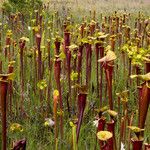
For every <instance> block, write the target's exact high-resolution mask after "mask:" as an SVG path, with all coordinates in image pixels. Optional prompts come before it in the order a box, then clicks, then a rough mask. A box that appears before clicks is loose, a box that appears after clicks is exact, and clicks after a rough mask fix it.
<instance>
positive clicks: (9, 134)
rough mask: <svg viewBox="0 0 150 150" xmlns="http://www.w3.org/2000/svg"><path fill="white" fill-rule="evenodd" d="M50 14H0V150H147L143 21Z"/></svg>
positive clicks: (149, 45)
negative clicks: (34, 147)
mask: <svg viewBox="0 0 150 150" xmlns="http://www.w3.org/2000/svg"><path fill="white" fill-rule="evenodd" d="M29 3H31V1H26V2H25V4H27V5H28V4H29ZM32 3H36V1H32ZM9 4H11V5H13V4H14V5H15V1H9ZM16 4H17V5H20V6H21V4H22V1H18V3H16ZM32 6H33V5H32ZM16 7H18V6H16ZM20 8H21V7H20ZM20 8H19V9H20ZM19 9H18V10H19ZM48 9H49V8H48V6H42V7H41V8H40V9H36V10H34V11H31V12H30V14H29V19H28V20H26V22H25V20H24V18H23V17H21V14H20V13H19V12H21V10H20V11H19V12H17V13H13V14H10V15H9V17H6V16H7V12H5V11H4V12H3V14H2V18H1V19H2V20H1V23H0V110H1V118H2V119H1V120H2V121H1V127H2V130H1V131H0V132H2V136H1V138H2V147H1V148H2V149H3V150H6V149H7V147H11V148H12V149H13V150H16V149H26V147H28V148H27V149H32V148H31V147H30V146H31V145H32V144H33V143H34V142H35V145H36V146H37V148H38V146H41V147H42V148H43V149H44V146H45V145H46V146H47V147H48V148H50V149H56V150H58V149H73V150H77V149H83V148H84V147H87V148H88V147H89V149H90V148H91V149H92V148H93V147H95V149H101V150H117V149H118V150H120V149H128V150H129V149H131V148H132V149H133V150H142V148H145V149H146V150H147V149H149V147H150V144H149V143H148V140H147V137H148V136H150V135H149V133H148V130H149V127H148V126H146V119H147V114H148V106H149V103H150V97H149V96H150V90H149V88H150V85H149V82H150V67H149V66H150V30H149V29H150V20H149V18H148V17H147V16H145V15H144V14H142V13H141V12H139V14H136V15H135V14H130V13H127V12H126V13H121V12H117V11H116V12H114V13H112V14H111V15H109V16H107V15H104V14H98V13H97V12H96V11H89V14H87V15H86V16H79V17H81V19H80V20H75V18H76V17H74V14H72V13H71V11H70V13H68V16H66V18H62V17H61V14H60V13H59V11H54V12H51V13H47V10H48ZM22 13H24V12H22ZM26 13H27V14H28V12H26ZM6 22H7V24H6ZM134 79H136V80H134ZM148 123H149V122H147V124H148ZM94 125H95V126H94ZM0 129H1V128H0ZM32 130H33V132H32ZM29 132H30V133H29ZM32 138H33V139H32ZM89 138H90V140H89ZM8 139H9V140H8ZM30 139H32V140H33V141H32V140H30ZM83 139H85V140H83ZM83 142H84V143H85V145H83ZM47 143H48V144H47Z"/></svg>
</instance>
